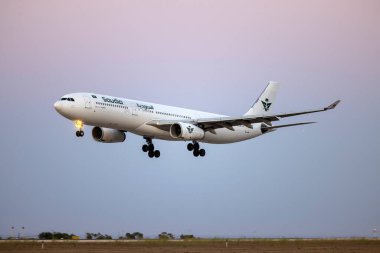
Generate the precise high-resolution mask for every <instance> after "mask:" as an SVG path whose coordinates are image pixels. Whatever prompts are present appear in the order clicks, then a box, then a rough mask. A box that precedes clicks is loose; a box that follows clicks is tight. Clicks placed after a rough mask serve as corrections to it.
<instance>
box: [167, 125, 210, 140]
mask: <svg viewBox="0 0 380 253" xmlns="http://www.w3.org/2000/svg"><path fill="white" fill-rule="evenodd" d="M170 136H171V137H173V138H175V139H177V138H181V139H185V140H201V139H203V138H204V137H205V131H204V130H203V129H202V128H200V127H197V126H195V125H193V124H188V123H182V122H179V123H175V124H173V125H171V127H170Z"/></svg>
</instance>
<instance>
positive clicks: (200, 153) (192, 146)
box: [187, 141, 206, 157]
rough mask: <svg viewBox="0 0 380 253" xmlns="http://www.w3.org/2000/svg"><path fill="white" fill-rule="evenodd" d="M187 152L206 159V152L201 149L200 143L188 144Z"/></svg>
mask: <svg viewBox="0 0 380 253" xmlns="http://www.w3.org/2000/svg"><path fill="white" fill-rule="evenodd" d="M187 150H189V151H193V155H194V156H195V157H198V156H201V157H204V156H205V155H206V151H205V150H204V149H203V148H202V149H199V143H198V142H196V141H194V142H193V143H189V144H187Z"/></svg>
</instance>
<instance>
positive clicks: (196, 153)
mask: <svg viewBox="0 0 380 253" xmlns="http://www.w3.org/2000/svg"><path fill="white" fill-rule="evenodd" d="M193 155H194V156H195V157H198V156H199V150H197V149H194V151H193Z"/></svg>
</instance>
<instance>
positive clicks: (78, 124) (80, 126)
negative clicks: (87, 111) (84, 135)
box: [74, 120, 83, 129]
mask: <svg viewBox="0 0 380 253" xmlns="http://www.w3.org/2000/svg"><path fill="white" fill-rule="evenodd" d="M74 124H75V127H76V128H77V129H82V128H83V122H82V121H81V120H76V121H74Z"/></svg>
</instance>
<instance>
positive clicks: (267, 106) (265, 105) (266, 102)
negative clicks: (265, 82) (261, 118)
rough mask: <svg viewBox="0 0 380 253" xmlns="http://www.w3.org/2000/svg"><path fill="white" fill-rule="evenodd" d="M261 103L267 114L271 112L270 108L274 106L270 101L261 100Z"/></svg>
mask: <svg viewBox="0 0 380 253" xmlns="http://www.w3.org/2000/svg"><path fill="white" fill-rule="evenodd" d="M261 103H262V104H263V107H264V110H265V111H266V112H267V111H268V110H269V107H270V106H271V105H272V103H269V99H267V98H266V99H265V101H262V100H261Z"/></svg>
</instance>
